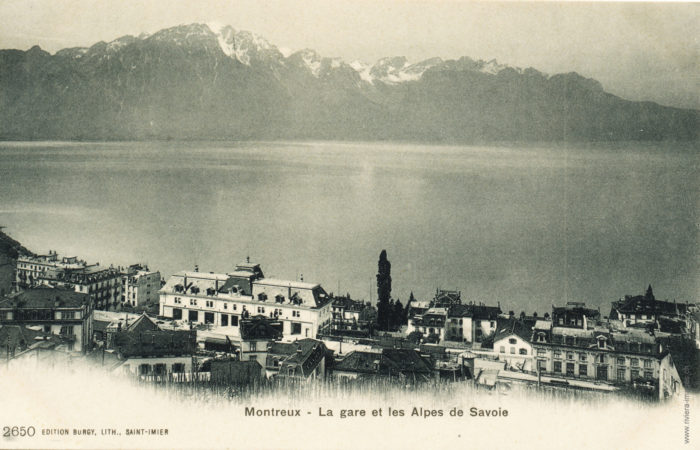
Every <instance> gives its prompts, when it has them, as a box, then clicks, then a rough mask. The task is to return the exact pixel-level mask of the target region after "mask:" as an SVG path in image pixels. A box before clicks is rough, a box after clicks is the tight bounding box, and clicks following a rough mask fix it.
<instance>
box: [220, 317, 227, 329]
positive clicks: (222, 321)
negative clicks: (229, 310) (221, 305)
mask: <svg viewBox="0 0 700 450" xmlns="http://www.w3.org/2000/svg"><path fill="white" fill-rule="evenodd" d="M221 326H222V327H227V326H228V314H222V315H221Z"/></svg>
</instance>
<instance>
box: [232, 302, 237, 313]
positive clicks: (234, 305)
mask: <svg viewBox="0 0 700 450" xmlns="http://www.w3.org/2000/svg"><path fill="white" fill-rule="evenodd" d="M231 309H232V310H234V311H235V310H237V309H238V305H237V304H235V303H234V304H233V305H231Z"/></svg>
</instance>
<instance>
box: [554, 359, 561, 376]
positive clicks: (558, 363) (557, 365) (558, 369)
mask: <svg viewBox="0 0 700 450" xmlns="http://www.w3.org/2000/svg"><path fill="white" fill-rule="evenodd" d="M554 372H556V373H560V372H561V361H554Z"/></svg>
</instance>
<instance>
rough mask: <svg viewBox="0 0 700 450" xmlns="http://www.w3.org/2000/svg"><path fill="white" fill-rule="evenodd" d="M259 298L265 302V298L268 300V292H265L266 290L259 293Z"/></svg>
mask: <svg viewBox="0 0 700 450" xmlns="http://www.w3.org/2000/svg"><path fill="white" fill-rule="evenodd" d="M258 300H259V301H261V302H264V301H265V300H267V294H266V293H264V292H261V293H259V294H258Z"/></svg>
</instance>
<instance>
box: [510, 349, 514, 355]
mask: <svg viewBox="0 0 700 450" xmlns="http://www.w3.org/2000/svg"><path fill="white" fill-rule="evenodd" d="M510 354H511V355H515V347H511V348H510Z"/></svg>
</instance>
